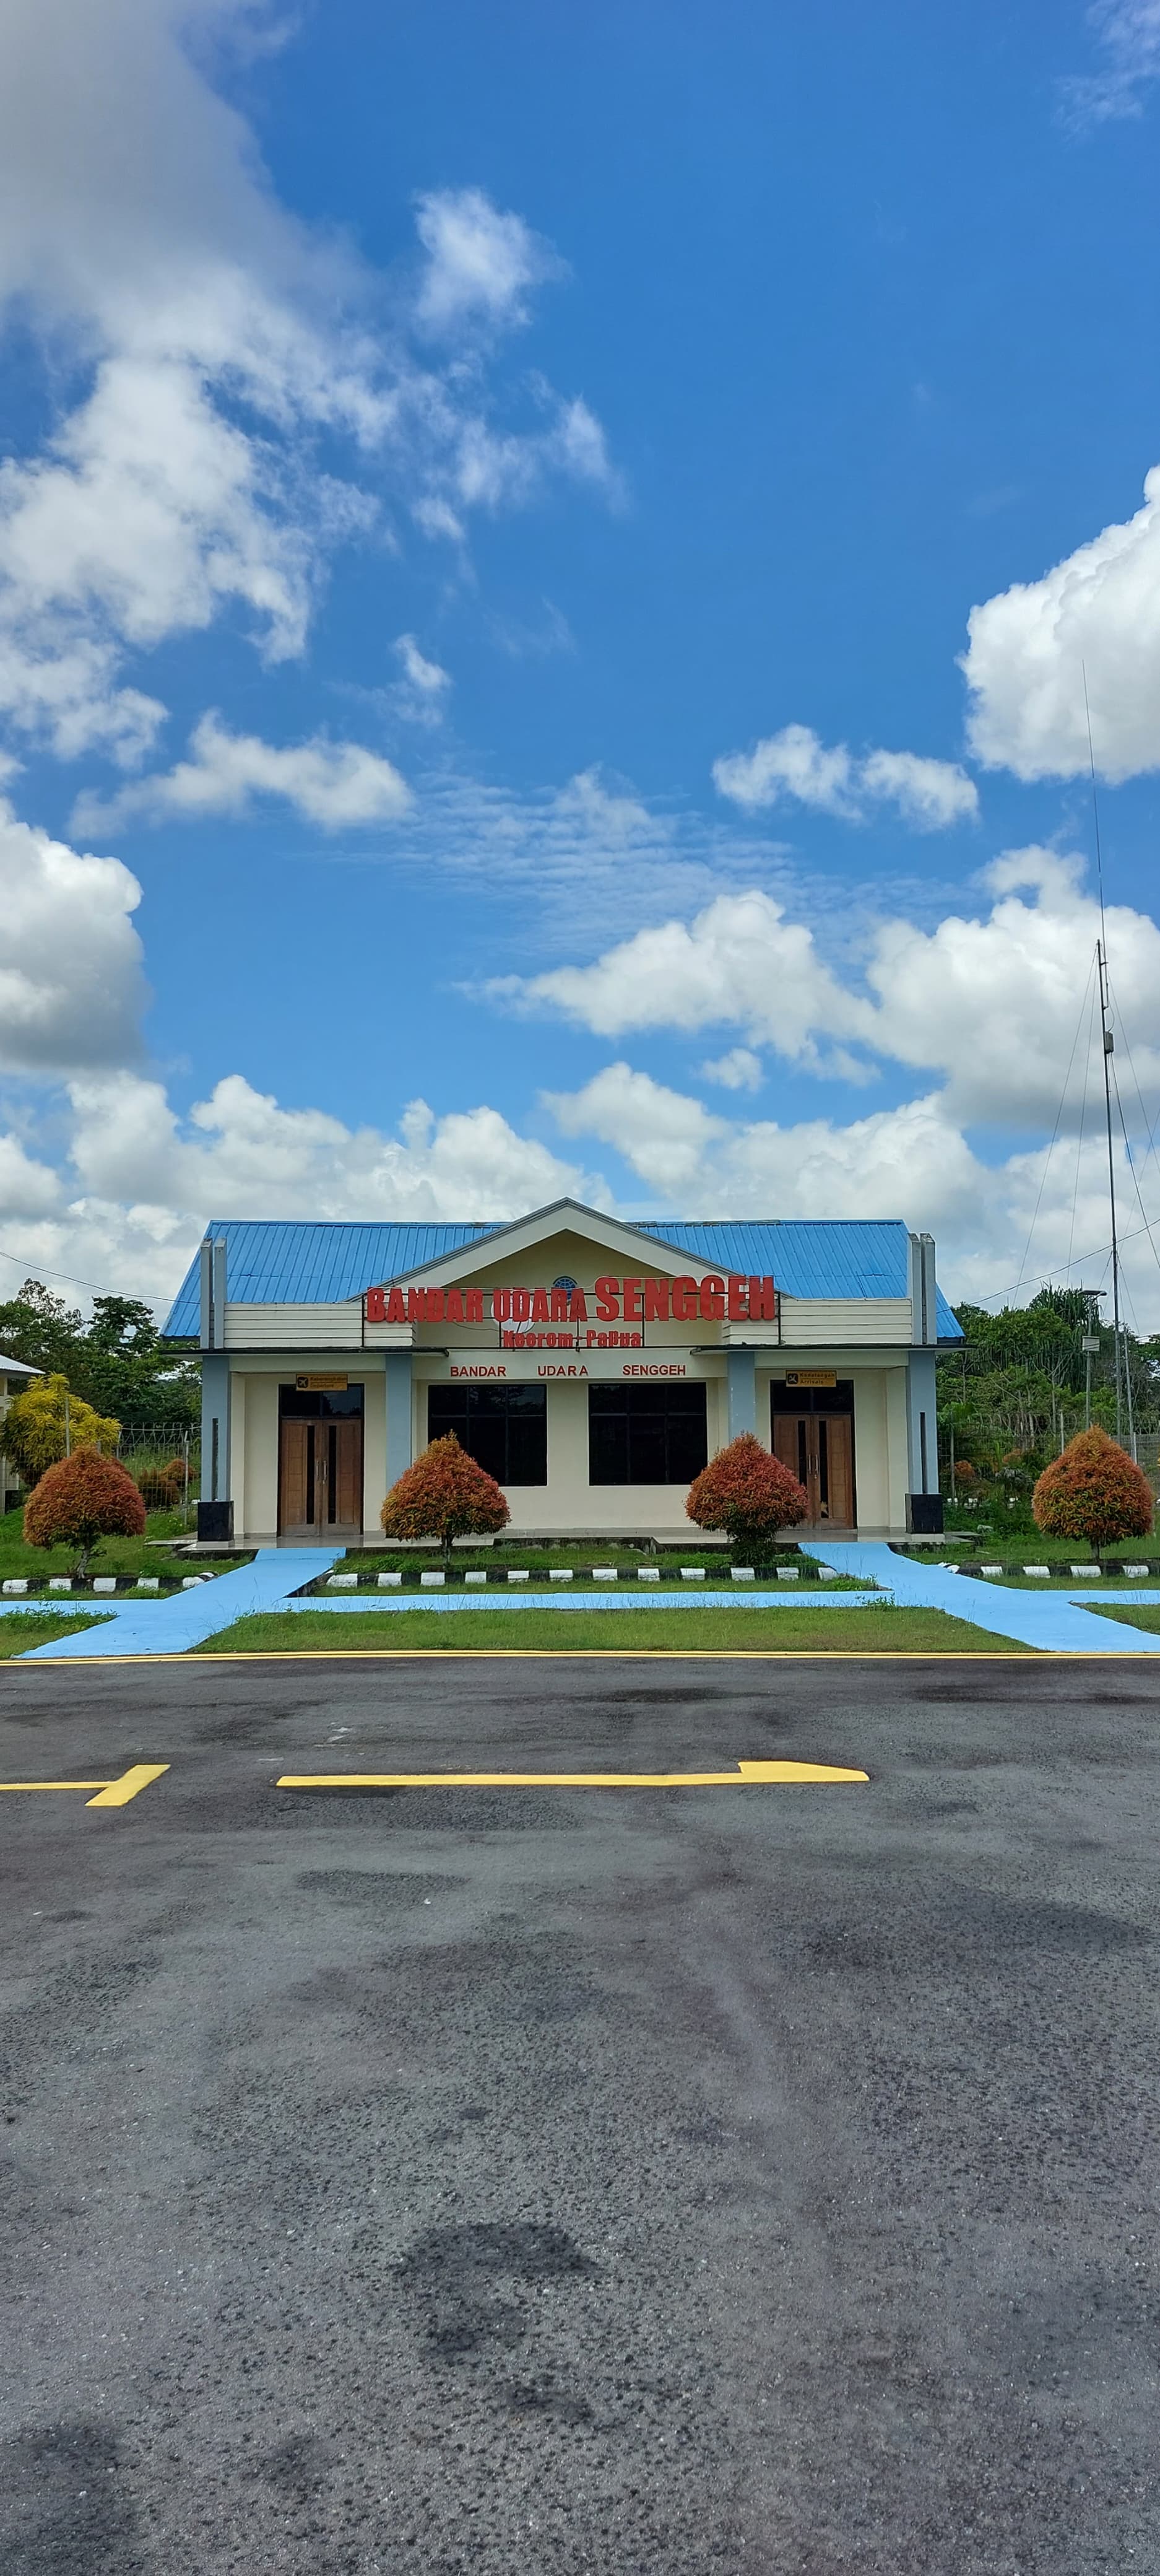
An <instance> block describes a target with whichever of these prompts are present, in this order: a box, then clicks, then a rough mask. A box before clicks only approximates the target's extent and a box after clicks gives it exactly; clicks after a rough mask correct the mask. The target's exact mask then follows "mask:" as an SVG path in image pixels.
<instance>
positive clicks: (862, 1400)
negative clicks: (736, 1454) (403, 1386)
mask: <svg viewBox="0 0 1160 2576" xmlns="http://www.w3.org/2000/svg"><path fill="white" fill-rule="evenodd" d="M686 1347H687V1342H686ZM359 1356H360V1367H359V1369H358V1372H357V1374H358V1375H359V1376H360V1377H361V1379H362V1382H363V1385H364V1387H365V1390H366V1392H365V1399H364V1417H363V1436H364V1470H363V1496H364V1506H363V1518H364V1528H365V1530H366V1532H367V1533H368V1534H374V1533H376V1532H377V1530H378V1525H379V1522H378V1515H379V1505H380V1503H381V1502H382V1498H383V1494H384V1491H385V1489H386V1412H385V1404H384V1389H383V1379H382V1374H381V1364H376V1362H375V1360H373V1359H371V1358H370V1355H369V1354H367V1353H360V1355H359ZM334 1357H335V1361H336V1364H337V1365H338V1366H339V1367H341V1366H342V1364H343V1362H344V1360H345V1361H346V1365H347V1367H348V1369H349V1372H350V1375H351V1376H352V1378H353V1377H354V1376H355V1375H356V1371H355V1369H354V1368H353V1367H351V1366H350V1360H349V1357H348V1355H347V1354H345V1353H338V1352H336V1353H335V1354H334ZM793 1361H794V1355H793V1353H792V1352H791V1353H779V1354H778V1359H777V1364H776V1366H775V1367H772V1368H771V1367H769V1366H767V1365H764V1364H759V1366H758V1369H757V1380H756V1386H757V1436H758V1438H759V1439H760V1440H761V1442H762V1443H763V1445H764V1446H765V1447H768V1446H769V1445H770V1386H771V1382H772V1379H773V1378H774V1377H775V1376H780V1375H782V1374H783V1373H784V1369H785V1367H786V1365H787V1362H788V1364H789V1365H790V1366H792V1365H793ZM809 1364H810V1365H813V1366H816V1365H817V1364H818V1363H817V1358H816V1355H815V1354H813V1353H811V1354H810V1360H809ZM825 1364H826V1365H829V1364H830V1360H829V1355H826V1362H825ZM318 1365H319V1355H318V1353H316V1352H313V1351H311V1352H301V1353H295V1352H291V1353H289V1354H287V1353H281V1354H279V1356H278V1357H277V1358H276V1359H275V1358H274V1357H273V1356H271V1358H270V1360H268V1361H264V1360H262V1359H258V1360H257V1361H256V1364H254V1363H251V1365H250V1366H249V1367H248V1368H247V1369H245V1370H244V1371H243V1370H241V1369H237V1368H235V1369H234V1370H233V1372H232V1379H233V1397H232V1402H233V1422H232V1441H231V1489H232V1493H233V1497H234V1520H235V1527H236V1530H237V1534H238V1536H239V1537H241V1536H243V1535H245V1536H249V1537H254V1538H257V1537H269V1536H271V1535H272V1534H273V1532H274V1531H275V1530H276V1528H277V1525H278V1521H277V1515H278V1387H279V1383H280V1382H284V1381H285V1380H286V1379H288V1378H293V1377H294V1376H295V1375H296V1374H298V1372H299V1371H300V1370H309V1369H311V1368H313V1369H317V1368H318ZM835 1365H836V1366H837V1368H838V1371H839V1373H840V1375H842V1376H843V1377H845V1376H850V1377H852V1378H853V1381H854V1442H855V1472H856V1478H857V1496H858V1518H859V1523H860V1525H861V1526H862V1527H864V1528H870V1529H875V1528H877V1529H896V1530H901V1529H903V1528H904V1527H905V1521H906V1490H907V1452H906V1370H905V1367H904V1366H902V1365H896V1366H893V1367H890V1368H863V1367H860V1366H859V1365H858V1363H857V1361H856V1360H854V1359H853V1358H852V1357H851V1356H847V1355H846V1354H845V1353H838V1354H836V1355H835ZM547 1394H548V1475H549V1482H548V1484H547V1485H546V1486H544V1485H532V1486H523V1487H513V1489H512V1490H511V1492H510V1494H509V1496H508V1500H509V1503H510V1506H511V1514H512V1521H511V1526H512V1528H513V1530H515V1531H521V1530H533V1529H536V1530H539V1529H543V1530H566V1529H581V1530H601V1529H606V1530H607V1531H608V1532H609V1534H610V1535H612V1534H614V1533H616V1532H618V1531H625V1532H630V1531H635V1530H642V1531H646V1530H655V1531H657V1532H658V1533H671V1534H673V1535H677V1536H680V1535H684V1534H685V1533H690V1534H691V1524H690V1523H689V1521H688V1520H687V1518H686V1515H685V1493H686V1488H685V1487H684V1486H683V1485H596V1486H592V1485H589V1482H588V1403H587V1385H586V1384H576V1385H569V1384H550V1385H549V1387H548V1390H547ZM706 1396H707V1429H708V1445H709V1456H710V1457H713V1456H714V1454H715V1452H716V1451H717V1450H718V1449H720V1448H723V1447H724V1445H725V1442H726V1441H727V1439H728V1437H729V1426H728V1404H729V1394H728V1384H727V1381H726V1379H725V1378H724V1377H723V1376H722V1377H720V1378H710V1379H709V1380H708V1381H707V1384H706ZM412 1402H413V1406H414V1433H413V1436H414V1449H415V1454H416V1455H417V1454H418V1451H419V1450H420V1449H421V1448H423V1447H424V1446H425V1445H426V1439H427V1386H426V1382H425V1381H423V1380H416V1381H415V1383H414V1387H413V1393H412Z"/></svg>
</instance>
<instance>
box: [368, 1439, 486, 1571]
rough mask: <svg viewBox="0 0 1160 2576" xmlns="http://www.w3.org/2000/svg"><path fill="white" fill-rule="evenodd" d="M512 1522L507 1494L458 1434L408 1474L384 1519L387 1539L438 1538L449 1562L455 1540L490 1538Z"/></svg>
mask: <svg viewBox="0 0 1160 2576" xmlns="http://www.w3.org/2000/svg"><path fill="white" fill-rule="evenodd" d="M510 1518H511V1514H510V1513H509V1511H508V1507H507V1501H506V1499H505V1496H504V1493H503V1490H502V1488H501V1487H500V1486H499V1485H497V1483H496V1481H495V1478H494V1476H489V1475H488V1473H487V1470H486V1468H484V1467H481V1466H479V1465H478V1464H477V1462H476V1460H475V1459H474V1458H472V1457H470V1456H469V1455H468V1452H467V1450H466V1449H463V1448H461V1447H460V1444H459V1442H458V1440H457V1439H456V1437H455V1433H454V1432H453V1431H449V1432H447V1434H446V1436H445V1438H444V1439H442V1440H432V1442H431V1443H430V1446H429V1447H428V1448H426V1449H424V1451H423V1454H422V1456H421V1457H419V1458H416V1459H415V1461H414V1463H413V1465H412V1466H410V1467H405V1468H404V1469H403V1473H402V1475H401V1476H400V1477H399V1479H398V1482H397V1483H396V1484H394V1485H392V1487H391V1490H390V1493H389V1494H388V1495H387V1498H386V1501H385V1503H384V1504H383V1508H382V1510H381V1512H380V1513H379V1519H380V1521H381V1522H382V1525H383V1529H384V1531H385V1533H386V1536H387V1537H388V1538H437V1539H439V1540H440V1542H441V1544H442V1547H443V1552H444V1555H445V1556H448V1557H449V1556H450V1554H451V1545H452V1541H453V1540H454V1539H457V1538H483V1537H487V1536H490V1535H492V1534H493V1533H494V1532H496V1531H498V1530H502V1529H506V1528H507V1525H508V1521H509V1520H510Z"/></svg>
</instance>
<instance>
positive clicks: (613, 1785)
mask: <svg viewBox="0 0 1160 2576" xmlns="http://www.w3.org/2000/svg"><path fill="white" fill-rule="evenodd" d="M869 1777H870V1774H869V1772H868V1771H838V1770H834V1769H832V1768H831V1766H830V1765H829V1764H828V1763H825V1762H738V1763H737V1764H736V1766H735V1768H734V1769H733V1770H732V1771H317V1772H309V1771H303V1772H297V1771H286V1772H284V1773H283V1775H282V1778H281V1779H280V1780H279V1781H277V1783H276V1786H277V1787H278V1788H279V1789H739V1788H760V1787H770V1786H772V1784H773V1783H774V1782H778V1781H817V1780H869Z"/></svg>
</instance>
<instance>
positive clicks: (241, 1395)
mask: <svg viewBox="0 0 1160 2576" xmlns="http://www.w3.org/2000/svg"><path fill="white" fill-rule="evenodd" d="M245 1491H246V1381H245V1379H244V1378H242V1377H236V1376H235V1375H234V1373H233V1371H232V1370H231V1373H230V1482H229V1492H230V1498H231V1500H232V1502H233V1506H234V1525H235V1528H236V1526H237V1522H238V1519H239V1516H240V1515H239V1507H238V1497H239V1496H242V1497H243V1498H244V1496H245Z"/></svg>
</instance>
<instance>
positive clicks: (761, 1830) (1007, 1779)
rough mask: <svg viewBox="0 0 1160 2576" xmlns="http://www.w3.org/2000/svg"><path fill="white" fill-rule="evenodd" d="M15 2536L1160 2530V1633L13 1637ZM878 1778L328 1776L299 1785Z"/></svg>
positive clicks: (393, 2551)
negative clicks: (223, 1642) (287, 1645)
mask: <svg viewBox="0 0 1160 2576" xmlns="http://www.w3.org/2000/svg"><path fill="white" fill-rule="evenodd" d="M0 1747H2V1758H0V1773H2V1776H3V1777H4V1778H5V1779H6V1780H16V1779H21V1778H33V1777H36V1778H53V1777H57V1778H80V1779H86V1778H90V1777H91V1778H94V1779H100V1778H104V1777H108V1776H112V1775H113V1774H114V1773H118V1772H120V1771H122V1770H124V1769H125V1768H126V1767H127V1766H128V1765H129V1764H131V1763H133V1762H138V1761H140V1762H149V1761H158V1762H159V1761H168V1762H169V1763H170V1764H171V1766H172V1767H171V1769H170V1771H169V1772H168V1774H167V1776H166V1777H165V1778H164V1779H163V1780H161V1781H159V1782H158V1783H157V1784H155V1785H154V1786H152V1787H150V1788H149V1789H147V1790H145V1791H144V1792H143V1793H142V1795H141V1796H140V1797H138V1798H137V1799H136V1800H135V1801H134V1802H133V1803H132V1804H131V1805H129V1806H127V1807H124V1808H122V1809H120V1810H113V1811H96V1810H91V1809H88V1808H86V1806H85V1803H84V1798H83V1795H81V1794H78V1793H72V1794H68V1795H66V1794H63V1793H58V1794H47V1793H46V1794H43V1795H29V1796H19V1797H16V1796H13V1797H4V1798H2V1799H0V1837H2V1843H3V1852H4V1860H5V1869H4V1878H3V1887H4V1897H3V1903H4V1914H5V1927H4V1945H3V1983H2V2002H3V2034H2V2036H3V2047H4V2056H5V2105H6V2108H5V2118H6V2122H7V2125H5V2126H4V2127H3V2129H2V2131H0V2154H2V2156H3V2164H4V2179H5V2186H6V2188H5V2205H6V2211H7V2217H6V2243H5V2247H4V2253H3V2280H4V2283H5V2290H4V2305H5V2308H6V2315H7V2322H6V2325H5V2330H4V2336H3V2343H2V2347H0V2349H2V2362H0V2368H2V2371H3V2383H4V2421H3V2428H2V2429H3V2435H4V2441H3V2445H2V2448H3V2457H2V2458H0V2565H2V2567H3V2569H4V2576H74V2571H75V2576H185V2571H187V2570H188V2571H197V2576H202V2571H212V2576H217V2571H219V2570H234V2569H237V2570H245V2571H246V2576H266V2571H274V2570H278V2571H281V2570H288V2571H293V2576H347V2571H349V2576H371V2571H377V2570H381V2571H384V2576H388V2572H389V2576H397V2571H411V2576H452V2571H460V2570H462V2571H467V2570H470V2571H471V2572H472V2576H581V2571H587V2570H591V2571H593V2576H628V2571H633V2576H635V2571H641V2576H643V2572H644V2571H648V2576H713V2571H715V2570H718V2569H720V2570H723V2571H728V2576H733V2571H735V2570H738V2569H750V2570H755V2571H766V2570H768V2571H770V2576H773V2571H775V2570H776V2571H777V2576H838V2571H843V2576H844V2571H848V2570H852V2571H856V2576H911V2571H913V2576H983V2571H986V2576H1091V2571H1093V2570H1097V2569H1100V2570H1104V2569H1106V2570H1109V2571H1115V2576H1127V2571H1129V2570H1137V2569H1138V2570H1147V2571H1154V2570H1156V2568H1157V2567H1158V2566H1160V2539H1158V2537H1157V2522H1156V2491H1155V2470H1156V2464H1157V2452H1158V2449H1160V2405H1158V2389H1157V2373H1158V2361H1160V2298H1158V2292H1157V2280H1156V2266H1157V2227H1156V2201H1157V2194H1158V2190H1160V2157H1158V2149H1160V2119H1158V2095H1160V2077H1158V2067H1160V2054H1158V2049H1157V2021H1158V2013H1160V2007H1158V2001H1157V1997H1158V1981H1157V1964H1158V1952H1157V1928H1158V1923H1157V1868H1158V1858H1157V1856H1158V1853H1160V1676H1157V1675H1155V1674H1154V1673H1152V1672H1151V1671H1148V1670H1143V1671H1136V1670H1127V1669H1125V1668H1123V1667H1119V1668H1109V1667H1108V1666H1106V1665H1099V1664H1093V1665H1091V1666H1087V1667H1085V1666H1080V1665H1069V1666H1060V1665H1051V1666H1044V1665H1033V1664H1028V1663H1020V1662H1015V1661H1008V1662H1003V1663H996V1664H993V1665H976V1666H973V1667H971V1666H967V1665H959V1664H954V1663H948V1662H945V1661H940V1662H939V1663H937V1664H935V1663H930V1664H893V1665H892V1664H888V1663H886V1662H884V1661H875V1662H867V1663H864V1664H854V1663H834V1662H830V1661H829V1660H827V1661H825V1662H821V1661H819V1662H818V1663H816V1664H790V1663H787V1664H756V1663H755V1664H724V1663H722V1664H696V1663H692V1662H689V1663H677V1662H673V1663H669V1662H663V1661H658V1662H656V1663H653V1662H652V1661H649V1662H644V1661H640V1662H633V1661H627V1660H626V1661H624V1662H603V1661H601V1662H584V1661H579V1660H577V1661H557V1660H552V1661H547V1660H545V1661H543V1662H533V1661H527V1662H520V1663H516V1662H513V1663H508V1662H495V1663H489V1662H483V1663H473V1662H467V1661H464V1662H451V1661H448V1662H444V1661H442V1660H440V1661H439V1662H437V1663H431V1664H407V1663H401V1664H397V1665H389V1664H377V1663H369V1664H361V1663H352V1662H347V1663H333V1664H317V1663H316V1664H310V1665H302V1664H296V1663H270V1664H265V1665H262V1664H246V1663H233V1664H225V1665H221V1666H217V1667H215V1666H214V1665H213V1664H211V1663H202V1664H188V1665H167V1666H154V1667H149V1666H133V1667H124V1668H122V1667H109V1668H106V1669H104V1670H101V1669H93V1670H88V1669H80V1668H77V1667H76V1666H72V1667H62V1668H60V1669H57V1670H53V1669H52V1668H50V1667H44V1668H41V1669H35V1668H34V1669H24V1670H20V1669H18V1668H15V1667H13V1666H12V1665H8V1666H6V1667H4V1668H3V1669H0ZM771 1754H773V1755H779V1754H794V1755H799V1756H802V1757H804V1758H807V1759H814V1760H818V1761H823V1762H835V1763H844V1764H852V1765H861V1766H863V1767H865V1768H866V1769H867V1770H869V1771H870V1773H871V1775H872V1778H871V1784H870V1786H869V1787H866V1788H860V1787H852V1788H833V1787H824V1788H792V1789H786V1788H772V1789H771V1788H751V1789H732V1788H729V1789H706V1790H699V1791H660V1792H657V1791H639V1792H631V1793H626V1792H620V1791H607V1792H600V1791H571V1790H560V1791H556V1790H549V1791H542V1792H541V1791H524V1792H521V1791H515V1790H502V1791H489V1792H486V1793H485V1792H477V1791H463V1792H454V1791H442V1790H440V1791H417V1792H406V1793H402V1794H395V1795H378V1796H376V1795H364V1794H355V1793H349V1792H343V1791H339V1792H334V1793H326V1794H324V1793H314V1792H302V1793H291V1792H287V1791H279V1790H278V1789H277V1788H275V1787H274V1786H273V1782H274V1780H275V1778H276V1776H277V1774H278V1772H279V1770H282V1769H287V1770H299V1771H301V1770H314V1769H322V1770H330V1769H334V1768H341V1767H347V1766H349V1767H351V1768H353V1769H359V1768H362V1769H367V1768H417V1769H424V1768H428V1767H430V1768H433V1769H439V1768H451V1767H463V1766H465V1765H470V1766H474V1765H478V1766H479V1767H489V1768H490V1767H504V1766H505V1765H508V1764H510V1765H512V1766H513V1767H521V1768H539V1767H544V1766H548V1767H551V1766H552V1765H555V1764H558V1765H559V1766H560V1767H561V1768H568V1767H578V1766H579V1767H587V1766H589V1765H592V1766H593V1767H597V1768H603V1767H620V1766H622V1765H623V1766H624V1767H626V1768H638V1769H639V1768H649V1767H655V1766H658V1765H659V1766H661V1767H666V1768H667V1767H670V1766H671V1767H680V1766H682V1765H684V1764H687V1765H689V1767H696V1768H702V1767H716V1766H718V1765H721V1766H722V1767H724V1766H726V1765H727V1764H729V1763H731V1762H732V1761H733V1760H735V1759H736V1758H737V1757H739V1756H768V1755H771Z"/></svg>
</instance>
